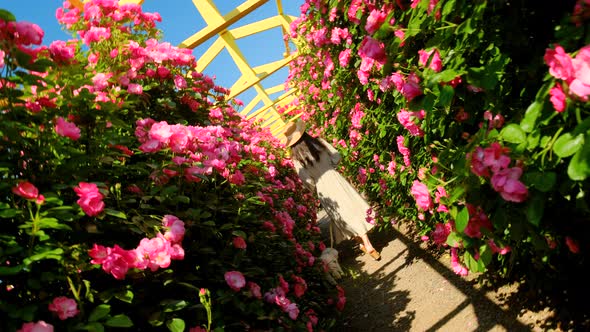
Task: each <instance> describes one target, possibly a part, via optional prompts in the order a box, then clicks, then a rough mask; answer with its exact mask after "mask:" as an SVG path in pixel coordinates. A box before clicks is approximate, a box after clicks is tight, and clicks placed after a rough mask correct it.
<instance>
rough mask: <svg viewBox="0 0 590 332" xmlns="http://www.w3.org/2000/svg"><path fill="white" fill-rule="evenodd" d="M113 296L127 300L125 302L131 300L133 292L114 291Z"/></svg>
mask: <svg viewBox="0 0 590 332" xmlns="http://www.w3.org/2000/svg"><path fill="white" fill-rule="evenodd" d="M115 297H116V298H117V299H119V300H121V301H123V302H127V303H131V302H133V292H132V291H130V290H126V291H122V292H119V293H115Z"/></svg>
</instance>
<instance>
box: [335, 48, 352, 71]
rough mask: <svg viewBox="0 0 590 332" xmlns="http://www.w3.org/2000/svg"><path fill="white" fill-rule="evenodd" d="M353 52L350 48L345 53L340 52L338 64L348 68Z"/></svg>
mask: <svg viewBox="0 0 590 332" xmlns="http://www.w3.org/2000/svg"><path fill="white" fill-rule="evenodd" d="M351 52H352V50H351V49H350V48H347V49H345V50H344V51H342V52H340V54H339V55H338V63H339V64H340V66H341V67H346V66H348V62H349V61H350V53H351Z"/></svg>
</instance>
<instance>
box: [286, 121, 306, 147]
mask: <svg viewBox="0 0 590 332" xmlns="http://www.w3.org/2000/svg"><path fill="white" fill-rule="evenodd" d="M304 132H305V122H303V121H302V120H297V122H293V121H289V122H288V123H287V124H286V125H285V129H284V130H283V136H282V137H281V143H283V144H284V145H285V147H290V146H292V145H294V144H295V143H297V141H299V139H300V138H301V136H303V133H304Z"/></svg>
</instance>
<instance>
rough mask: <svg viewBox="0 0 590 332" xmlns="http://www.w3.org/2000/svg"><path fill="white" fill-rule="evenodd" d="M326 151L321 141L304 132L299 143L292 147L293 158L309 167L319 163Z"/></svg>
mask: <svg viewBox="0 0 590 332" xmlns="http://www.w3.org/2000/svg"><path fill="white" fill-rule="evenodd" d="M326 149H327V148H326V146H324V144H322V142H321V141H320V140H318V139H317V138H315V137H312V136H311V135H309V134H308V133H305V132H304V133H303V135H302V136H301V138H300V139H299V141H297V143H295V144H293V146H291V158H293V159H294V160H297V161H299V162H300V163H301V164H302V165H303V167H307V166H310V165H313V164H314V163H315V162H317V161H319V160H320V154H321V153H322V151H325V150H326Z"/></svg>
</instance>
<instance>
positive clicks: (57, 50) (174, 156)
mask: <svg viewBox="0 0 590 332" xmlns="http://www.w3.org/2000/svg"><path fill="white" fill-rule="evenodd" d="M56 16H57V19H58V20H59V22H61V23H62V24H63V25H64V27H65V28H66V29H67V30H69V31H72V32H73V37H74V39H72V40H69V41H53V42H51V43H50V44H49V46H39V45H41V43H42V38H43V31H42V30H41V29H40V28H39V27H38V26H37V25H35V24H33V23H29V22H22V21H17V20H16V19H15V17H14V16H13V15H11V14H10V13H9V12H7V11H4V10H0V177H1V179H2V180H1V181H0V222H1V223H2V231H1V232H0V330H2V331H16V330H19V331H31V330H33V329H35V331H53V330H55V331H73V330H87V331H103V330H105V329H108V330H110V329H111V328H113V327H128V328H130V330H133V331H139V330H141V331H148V330H158V331H160V330H163V329H164V330H165V329H168V330H170V331H185V330H189V329H190V331H209V330H224V329H225V330H239V331H245V330H269V329H273V330H278V329H286V330H291V329H293V330H310V331H311V330H316V329H317V330H322V329H327V328H329V327H330V326H331V324H333V320H334V317H335V316H336V314H337V312H338V310H342V307H343V306H344V304H345V300H346V299H345V297H344V293H343V291H342V289H341V288H339V287H336V288H335V287H333V286H332V285H330V284H328V283H327V282H326V279H325V268H324V265H323V263H322V262H321V261H320V260H319V259H317V257H318V256H319V255H320V253H321V251H322V249H323V248H324V245H323V243H322V242H321V241H320V235H319V229H318V227H317V225H316V223H315V221H316V216H315V211H316V206H315V200H314V199H313V196H311V194H310V193H309V192H307V191H305V190H304V189H303V187H302V183H301V181H300V180H299V179H298V177H297V175H296V173H294V172H293V168H292V164H291V162H290V161H289V160H288V159H285V158H284V157H285V156H284V152H283V150H282V149H280V148H278V144H279V143H278V141H277V140H276V139H274V138H273V137H272V136H271V135H270V133H269V132H268V130H261V129H260V128H259V127H257V126H256V125H255V124H253V123H251V122H249V121H246V120H245V119H243V118H242V117H240V116H239V115H238V114H237V113H236V112H235V110H234V106H235V103H236V102H234V101H232V102H231V103H227V102H226V95H227V90H226V89H224V88H221V87H218V86H216V85H215V84H214V82H213V81H212V79H211V78H209V77H207V76H204V75H202V74H201V73H198V72H196V71H195V68H196V62H195V59H194V57H193V56H192V54H191V50H186V49H179V48H176V47H173V46H171V45H170V44H168V43H163V42H160V41H159V40H158V36H159V32H158V30H157V29H156V22H158V21H160V16H159V15H158V14H157V13H144V12H142V10H141V7H140V6H137V5H130V4H127V5H122V6H119V5H118V2H117V1H116V0H91V1H88V2H86V4H85V6H84V10H83V11H80V10H78V9H76V8H74V7H72V6H71V5H70V4H69V3H68V2H67V1H66V2H65V3H64V7H63V8H59V9H58V10H57V12H56Z"/></svg>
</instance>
